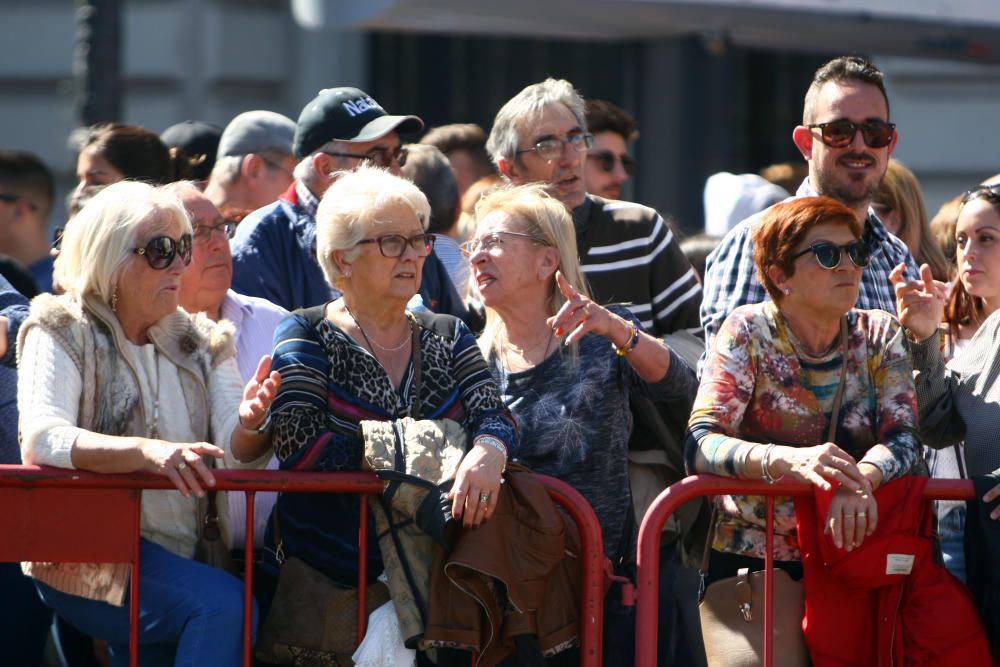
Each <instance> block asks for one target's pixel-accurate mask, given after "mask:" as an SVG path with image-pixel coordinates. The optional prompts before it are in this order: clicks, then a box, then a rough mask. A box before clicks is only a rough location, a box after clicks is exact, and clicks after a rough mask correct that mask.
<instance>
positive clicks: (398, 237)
mask: <svg viewBox="0 0 1000 667" xmlns="http://www.w3.org/2000/svg"><path fill="white" fill-rule="evenodd" d="M435 240H436V237H435V236H434V235H433V234H414V235H413V236H411V237H410V238H406V237H405V236H403V235H402V234H386V235H385V236H378V237H375V238H373V239H361V240H360V241H358V245H360V244H362V243H377V244H378V250H379V252H381V253H382V256H383V257H389V258H390V259H395V258H397V257H402V256H403V253H404V252H406V246H407V245H409V246H410V247H411V248H413V249H414V250H416V251H417V257H427V255H429V254H431V251H432V250H434V241H435Z"/></svg>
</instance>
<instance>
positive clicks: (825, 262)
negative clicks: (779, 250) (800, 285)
mask: <svg viewBox="0 0 1000 667" xmlns="http://www.w3.org/2000/svg"><path fill="white" fill-rule="evenodd" d="M845 251H846V252H847V256H848V257H850V258H851V263H852V264H854V266H856V267H858V268H859V269H863V268H865V267H866V266H868V263H869V262H871V251H870V249H869V248H868V244H867V243H865V242H864V241H854V242H853V243H847V244H845V245H842V246H841V245H836V244H834V243H828V242H826V241H823V242H821V243H814V244H812V245H811V246H809V247H808V248H806V249H805V250H803V251H802V252H800V253H797V254H796V255H795V256H794V257H792V259H798V258H799V257H802V255H805V254H807V253H810V252H811V253H813V254H814V255H816V261H817V262H818V263H819V265H820V266H822V267H823V268H824V269H831V270H833V269H835V268H837V267H838V266H840V261H841V259H843V253H844V252H845Z"/></svg>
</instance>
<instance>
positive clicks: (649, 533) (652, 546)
mask: <svg viewBox="0 0 1000 667" xmlns="http://www.w3.org/2000/svg"><path fill="white" fill-rule="evenodd" d="M733 493H735V494H741V495H762V496H767V509H766V512H767V528H766V530H767V554H766V556H765V559H764V656H763V657H764V666H765V667H771V665H772V664H773V662H772V661H773V657H774V645H773V641H772V639H773V638H772V632H773V628H774V608H773V607H772V604H771V602H772V599H773V597H774V577H773V575H774V556H773V554H774V497H775V496H804V495H809V494H811V493H812V487H811V486H810V485H809V484H804V483H800V482H776V483H774V484H766V483H764V482H757V481H749V480H739V479H732V478H729V477H719V476H716V475H695V476H693V477H688V478H686V479H683V480H681V481H680V482H677V483H676V484H674V485H672V486H670V487H669V488H667V489H666V490H665V491H664V492H663V493H661V494H660V495H659V496H658V497H657V498H656V500H654V501H653V504H652V505H650V506H649V509H648V510H647V511H646V515H645V516H644V517H643V519H642V525H641V526H640V527H639V544H638V547H637V549H638V553H637V571H638V573H637V575H636V612H635V625H636V629H635V664H636V665H639V666H640V667H645V666H646V665H655V664H656V649H657V642H658V639H659V637H658V636H657V623H658V621H659V596H658V593H659V590H658V589H659V581H660V538H661V536H662V533H663V526H664V524H666V522H667V519H669V518H670V515H671V514H673V513H674V512H675V511H677V509H678V508H679V507H680V506H681V505H683V504H684V503H686V502H688V501H690V500H695V499H696V498H699V497H702V496H716V495H727V494H733ZM923 495H924V498H925V499H927V500H972V499H973V498H974V497H975V492H974V490H973V487H972V482H971V481H970V480H958V479H955V480H951V479H932V480H929V481H928V482H927V486H926V487H925V488H924V494H923Z"/></svg>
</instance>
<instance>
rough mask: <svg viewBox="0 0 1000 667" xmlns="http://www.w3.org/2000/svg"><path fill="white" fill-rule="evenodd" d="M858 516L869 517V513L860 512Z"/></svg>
mask: <svg viewBox="0 0 1000 667" xmlns="http://www.w3.org/2000/svg"><path fill="white" fill-rule="evenodd" d="M857 515H858V516H868V512H858V513H857Z"/></svg>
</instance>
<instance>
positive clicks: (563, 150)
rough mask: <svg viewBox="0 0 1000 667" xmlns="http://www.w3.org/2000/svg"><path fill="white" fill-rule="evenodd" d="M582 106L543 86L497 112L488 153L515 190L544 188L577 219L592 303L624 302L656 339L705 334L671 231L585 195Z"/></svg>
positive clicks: (553, 85) (564, 90)
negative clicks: (543, 185) (683, 333)
mask: <svg viewBox="0 0 1000 667" xmlns="http://www.w3.org/2000/svg"><path fill="white" fill-rule="evenodd" d="M592 142H593V136H592V135H590V134H589V133H588V132H587V122H586V119H585V115H584V102H583V98H582V97H581V96H580V94H579V93H578V92H577V91H576V90H575V89H574V88H573V84H571V83H570V82H569V81H565V80H556V79H546V80H545V81H542V82H541V83H536V84H532V85H530V86H528V87H527V88H525V89H524V90H522V91H521V92H520V93H518V94H517V95H515V96H514V97H513V98H511V99H510V101H508V102H507V103H506V104H505V105H504V106H503V107H502V108H501V109H500V111H499V112H498V113H497V116H496V118H495V119H494V121H493V130H492V131H491V132H490V138H489V141H488V142H487V144H486V148H487V150H488V151H489V152H490V155H491V156H492V158H493V161H494V162H495V163H496V165H497V168H498V169H499V170H500V173H501V174H503V176H504V177H506V178H507V179H508V180H509V181H511V182H512V183H516V184H522V183H534V182H545V183H548V184H549V185H550V186H551V188H550V192H551V193H552V195H553V196H555V197H557V198H558V199H560V200H561V201H562V202H563V203H564V204H565V205H566V206H567V207H569V209H570V210H571V211H572V212H573V223H574V225H575V227H576V242H577V249H578V251H579V253H580V262H581V264H582V268H583V272H584V274H585V275H586V277H587V281H588V282H589V283H590V287H591V290H592V292H593V294H594V299H595V300H596V301H598V302H599V303H602V304H607V303H624V304H626V305H627V306H628V307H629V309H630V310H632V312H633V313H635V315H636V317H638V318H639V320H640V321H641V322H642V324H643V326H644V327H645V328H646V329H647V331H649V332H651V333H654V334H656V335H659V336H662V335H664V334H668V333H673V332H675V331H678V330H681V329H684V330H687V331H690V332H692V333H697V332H698V331H699V330H700V325H699V320H698V306H699V304H700V303H701V286H700V284H699V283H698V279H697V277H696V276H695V272H694V270H693V269H692V268H691V264H690V263H689V262H688V261H687V258H686V257H685V256H684V253H682V252H681V249H680V245H679V243H678V242H677V239H676V238H675V237H674V234H673V231H672V230H671V229H670V225H668V224H667V223H666V221H664V219H663V218H662V217H661V216H660V214H659V213H657V212H656V211H654V210H653V209H651V208H648V207H646V206H642V205H640V204H634V203H632V202H624V201H615V200H609V199H603V198H601V197H597V196H595V195H592V194H588V193H587V191H586V186H585V184H584V166H585V164H586V160H587V149H588V148H590V146H591V145H592Z"/></svg>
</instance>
